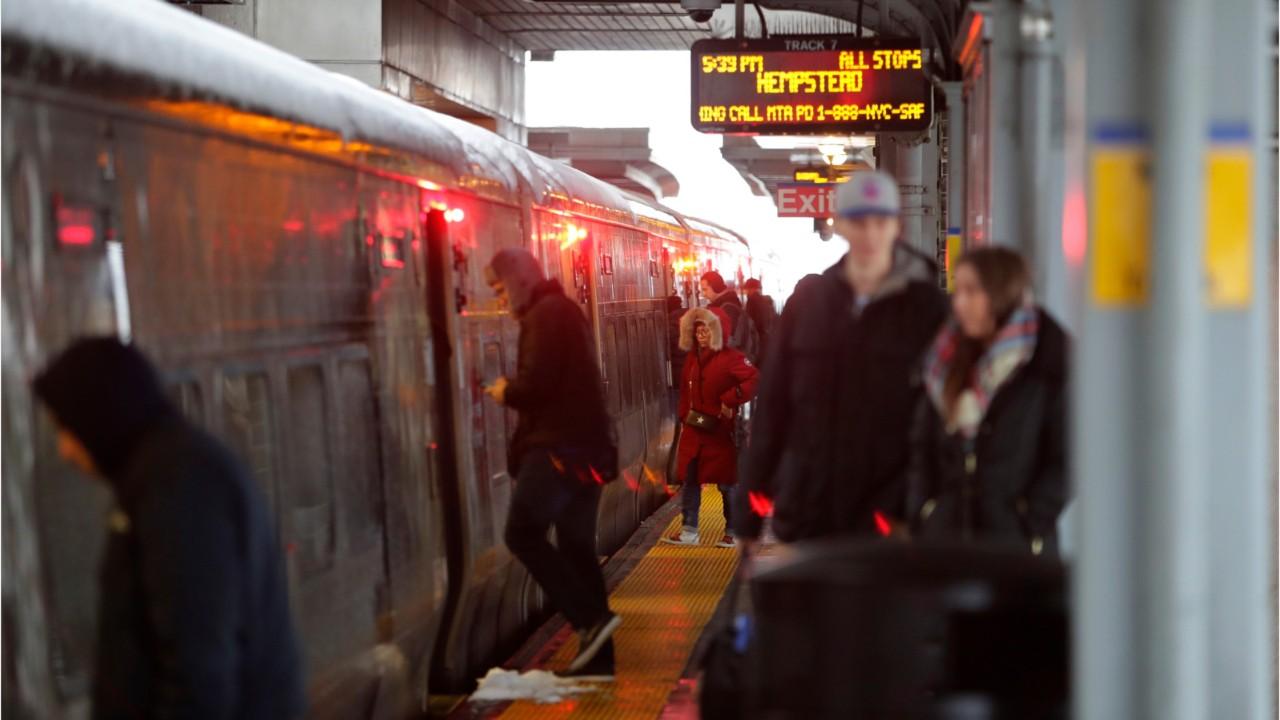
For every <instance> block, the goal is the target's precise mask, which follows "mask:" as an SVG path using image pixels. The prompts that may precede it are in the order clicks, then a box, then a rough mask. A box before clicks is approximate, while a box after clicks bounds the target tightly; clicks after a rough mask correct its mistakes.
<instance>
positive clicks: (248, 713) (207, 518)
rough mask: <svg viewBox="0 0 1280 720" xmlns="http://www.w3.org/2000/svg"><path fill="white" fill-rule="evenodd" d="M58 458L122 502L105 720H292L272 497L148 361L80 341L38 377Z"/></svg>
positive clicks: (294, 651) (103, 650) (111, 575)
mask: <svg viewBox="0 0 1280 720" xmlns="http://www.w3.org/2000/svg"><path fill="white" fill-rule="evenodd" d="M35 392H36V395H37V396H38V397H39V398H40V399H41V401H43V402H44V404H45V406H46V407H47V408H48V409H49V410H50V411H51V413H52V414H53V417H54V420H55V421H56V423H57V426H58V452H59V454H60V455H62V457H63V458H65V459H66V460H67V461H68V462H70V463H72V464H73V465H75V466H77V467H78V468H80V469H81V470H83V471H85V472H86V473H88V474H90V475H94V476H98V477H101V478H103V479H104V480H105V481H106V482H107V483H108V484H109V485H110V486H111V490H112V491H113V493H114V495H115V502H116V506H115V509H114V510H113V511H112V513H111V515H110V517H109V536H108V540H107V544H106V551H105V555H104V557H103V562H102V572H101V588H100V596H99V598H98V645H97V647H98V657H97V664H96V672H95V677H94V683H93V705H94V707H93V715H94V717H95V718H138V717H147V718H228V719H231V718H236V719H240V718H254V719H255V720H258V719H260V720H271V719H272V718H295V717H299V716H301V714H302V712H303V710H304V698H303V691H302V680H303V677H302V670H301V667H300V666H301V663H300V661H299V658H298V648H297V642H296V640H295V637H294V632H293V622H292V620H291V619H290V615H289V597H288V590H287V588H286V583H285V578H284V573H283V571H282V568H281V561H280V552H279V547H278V545H277V541H276V535H275V531H274V529H273V527H272V523H271V519H270V517H269V514H268V511H267V505H266V503H265V501H264V500H263V497H262V493H261V491H260V490H259V488H258V487H257V486H256V485H255V484H254V483H253V481H252V480H251V479H250V477H249V475H248V474H247V473H246V472H245V470H244V468H243V467H242V466H241V465H240V463H239V462H238V461H237V460H236V458H235V457H233V456H232V455H231V453H230V452H228V451H227V450H226V448H224V447H223V445H222V444H221V443H219V442H218V441H217V440H215V439H213V438H212V437H210V436H209V435H207V434H205V433H204V432H202V431H201V430H199V429H197V428H196V427H194V426H193V425H191V424H190V423H188V422H187V421H185V420H184V419H183V418H182V417H181V415H179V413H178V411H177V410H176V409H175V408H174V407H173V406H172V405H171V404H170V402H169V400H168V399H167V397H166V396H165V394H164V391H163V389H162V387H161V384H160V380H159V378H158V377H157V375H156V372H155V370H154V369H153V367H152V366H151V364H150V363H149V362H148V361H147V359H146V358H145V357H143V355H142V354H141V353H140V352H138V351H137V350H136V349H135V348H134V347H132V346H130V345H125V344H122V343H121V342H120V341H118V340H116V339H114V338H89V339H83V340H80V341H78V342H76V343H75V344H73V345H72V346H71V347H70V348H69V349H67V350H66V351H64V352H63V353H62V354H61V355H60V356H58V358H56V359H55V360H54V361H53V362H52V363H51V364H50V365H49V366H48V367H47V368H46V369H45V370H44V372H42V373H41V374H40V376H39V377H37V378H36V380H35Z"/></svg>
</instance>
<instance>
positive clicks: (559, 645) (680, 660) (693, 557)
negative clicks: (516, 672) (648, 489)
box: [467, 486, 738, 719]
mask: <svg viewBox="0 0 1280 720" xmlns="http://www.w3.org/2000/svg"><path fill="white" fill-rule="evenodd" d="M678 502H679V501H678V499H673V500H672V501H671V502H670V503H668V505H666V506H664V507H663V508H662V509H660V510H659V511H658V513H657V514H656V515H655V518H658V519H659V524H651V525H649V526H648V527H647V528H646V527H642V528H641V530H640V531H639V532H638V533H637V538H636V539H634V540H633V543H632V544H631V545H632V549H633V551H634V552H635V553H636V554H637V555H639V560H638V562H635V563H634V565H633V566H631V567H630V568H624V570H623V571H624V572H625V575H624V576H623V577H622V578H621V582H619V583H617V586H616V588H615V589H614V590H613V591H612V592H611V594H610V604H611V606H612V608H613V611H614V612H616V613H619V614H620V615H622V619H623V622H622V626H621V627H620V628H619V629H618V631H617V633H616V634H615V635H614V643H615V650H616V657H617V678H616V680H615V681H614V682H613V683H603V684H599V685H598V686H596V687H598V690H597V691H596V692H592V693H587V694H583V695H578V696H575V697H573V698H571V699H568V700H565V701H563V702H560V703H554V704H537V703H533V702H527V701H517V702H513V703H510V704H509V705H507V706H506V707H502V708H499V707H492V708H489V709H488V712H484V711H482V710H481V708H477V707H472V708H471V709H470V712H469V713H467V714H468V715H469V716H471V717H476V716H483V717H501V718H646V719H652V718H659V717H663V718H668V719H672V718H684V717H688V718H695V717H696V716H697V715H696V706H695V704H694V700H693V682H692V680H691V679H690V678H689V677H688V675H689V674H690V673H689V672H687V671H688V670H689V669H690V668H689V661H690V658H691V656H692V655H693V653H694V650H695V648H697V647H698V643H699V640H700V638H701V637H702V635H703V631H704V629H705V628H706V626H707V623H708V621H710V620H711V618H712V616H713V615H714V614H715V612H716V608H717V606H718V605H719V604H720V602H721V598H722V597H723V595H724V592H725V588H726V587H727V585H728V584H729V581H730V579H731V578H732V576H733V573H734V570H735V568H736V567H737V562H738V553H737V551H736V550H733V549H729V548H719V547H716V546H715V543H716V541H717V540H719V539H720V537H721V536H722V535H723V534H724V516H723V514H722V512H721V507H720V502H721V500H720V493H719V492H718V491H717V490H716V489H715V488H712V487H710V486H708V487H704V488H703V492H702V512H701V514H700V527H699V528H698V529H699V534H700V536H701V544H700V545H699V546H697V547H681V546H675V545H668V544H666V543H662V542H658V538H660V537H662V536H664V535H666V534H668V533H670V532H673V531H674V530H675V529H677V528H678V527H679V522H680V516H679V511H678V509H677V508H676V507H674V505H676V504H678ZM663 520H665V522H662V521H663ZM637 541H638V543H637ZM548 636H550V639H547V638H548ZM531 644H534V645H540V647H535V648H528V649H527V650H526V651H525V652H524V655H525V657H526V658H528V659H527V660H526V661H523V662H517V663H515V664H514V665H511V664H509V665H508V666H509V667H511V666H514V667H519V668H521V669H523V670H530V669H535V668H540V669H546V670H559V669H562V668H564V667H565V666H567V665H568V664H569V661H570V660H571V659H572V658H573V655H574V653H575V652H576V650H577V645H578V644H577V640H576V638H575V637H574V636H573V633H572V632H571V629H570V628H569V627H568V626H567V624H565V623H564V621H563V619H561V618H560V617H559V616H557V617H556V618H553V619H552V620H551V621H549V623H548V626H547V627H544V629H543V630H542V631H540V633H537V634H535V635H534V637H533V639H531ZM517 657H520V655H519V654H518V655H517ZM478 710H481V711H480V712H477V711H478Z"/></svg>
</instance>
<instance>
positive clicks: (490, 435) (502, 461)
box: [484, 342, 507, 477]
mask: <svg viewBox="0 0 1280 720" xmlns="http://www.w3.org/2000/svg"><path fill="white" fill-rule="evenodd" d="M502 374H503V366H502V346H501V345H499V344H498V343H496V342H489V343H485V346H484V377H485V382H490V381H492V380H493V379H495V378H497V377H499V376H500V375H502ZM504 414H505V411H504V410H503V409H502V408H500V407H498V406H497V405H496V404H494V403H492V402H486V403H485V404H484V437H485V451H486V453H487V454H488V462H489V476H490V477H494V476H496V475H498V473H500V472H502V469H503V468H505V467H506V466H507V429H506V417H505V415H504Z"/></svg>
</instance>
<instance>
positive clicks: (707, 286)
mask: <svg viewBox="0 0 1280 720" xmlns="http://www.w3.org/2000/svg"><path fill="white" fill-rule="evenodd" d="M698 291H699V292H700V293H701V294H702V297H704V298H706V300H707V307H709V308H719V309H721V310H723V311H724V314H725V315H727V316H729V327H727V328H725V329H724V332H725V344H726V345H727V346H729V347H731V348H733V349H734V350H738V351H740V352H742V353H743V354H744V355H746V356H747V359H748V360H750V361H751V362H756V361H757V360H758V359H759V352H760V342H759V341H760V337H759V335H758V334H757V332H756V327H755V326H754V325H753V324H752V322H751V319H750V318H749V317H747V312H746V309H745V308H743V307H742V300H740V299H739V298H738V293H736V292H734V290H733V288H731V287H729V285H728V283H726V282H725V281H724V277H723V276H722V275H720V273H718V272H716V271H715V270H710V271H708V272H705V273H703V274H702V278H701V279H700V280H699V281H698Z"/></svg>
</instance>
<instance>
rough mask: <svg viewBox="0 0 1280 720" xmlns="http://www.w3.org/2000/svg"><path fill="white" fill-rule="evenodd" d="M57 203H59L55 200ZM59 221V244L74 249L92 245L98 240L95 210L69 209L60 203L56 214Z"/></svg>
mask: <svg viewBox="0 0 1280 720" xmlns="http://www.w3.org/2000/svg"><path fill="white" fill-rule="evenodd" d="M55 202H57V201H56V200H55ZM54 216H55V218H56V219H57V221H58V243H59V244H60V245H70V246H73V247H84V246H86V245H92V244H93V242H94V240H96V239H97V231H96V230H95V228H94V217H93V210H92V209H90V208H80V207H68V206H66V205H62V204H61V203H59V204H58V205H57V210H56V212H55V214H54Z"/></svg>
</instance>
